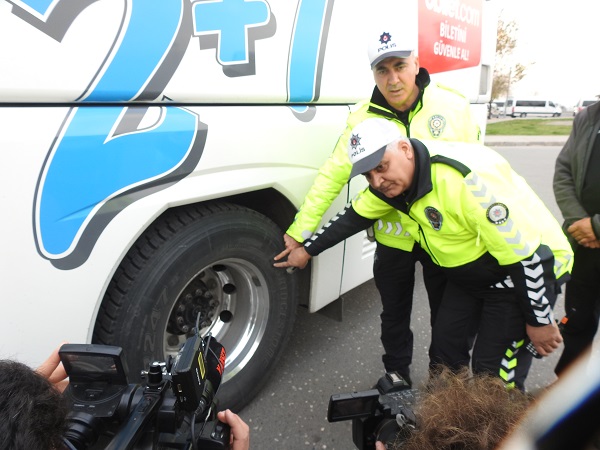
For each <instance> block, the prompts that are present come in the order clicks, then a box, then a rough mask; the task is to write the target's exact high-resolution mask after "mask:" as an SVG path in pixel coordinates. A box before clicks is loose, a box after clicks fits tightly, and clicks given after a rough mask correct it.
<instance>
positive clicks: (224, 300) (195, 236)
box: [93, 203, 299, 411]
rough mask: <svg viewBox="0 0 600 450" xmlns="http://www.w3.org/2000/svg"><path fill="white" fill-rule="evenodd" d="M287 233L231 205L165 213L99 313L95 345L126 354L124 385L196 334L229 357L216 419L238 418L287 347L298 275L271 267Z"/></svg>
mask: <svg viewBox="0 0 600 450" xmlns="http://www.w3.org/2000/svg"><path fill="white" fill-rule="evenodd" d="M282 236H283V232H282V231H281V230H280V229H279V228H278V227H277V226H276V225H275V224H274V223H273V222H272V221H271V220H269V219H268V218H267V217H265V216H263V215H261V214H259V213H257V212H256V211H253V210H250V209H247V208H244V207H241V206H237V205H232V204H227V203H211V204H207V205H202V206H198V205H191V206H185V207H180V208H174V209H171V210H168V211H167V212H165V213H164V214H163V215H162V216H161V217H160V218H159V219H157V220H156V221H155V222H154V224H152V226H151V227H150V228H149V229H148V230H147V231H146V232H145V233H144V234H143V235H142V236H141V237H140V238H139V239H138V240H137V242H136V243H135V245H134V246H133V247H132V249H131V250H130V251H129V253H128V254H127V256H126V257H125V258H124V260H123V261H122V263H121V265H120V266H119V268H118V269H117V271H116V274H115V276H114V277H113V279H112V281H111V283H110V285H109V287H108V290H107V292H106V295H105V297H104V299H103V302H102V304H101V307H100V310H99V313H98V317H97V320H96V326H95V328H94V334H93V342H94V343H101V344H109V345H118V346H121V347H122V348H123V352H124V355H125V359H126V364H127V366H128V372H129V382H130V383H132V382H133V383H137V382H140V381H141V380H140V377H139V373H140V371H141V370H142V369H147V367H148V364H149V363H150V362H152V361H166V360H167V357H168V356H169V355H175V354H176V353H177V351H178V350H179V348H180V347H181V345H182V344H183V343H184V342H185V340H186V339H187V338H188V337H189V336H191V335H192V334H193V328H194V327H195V324H196V317H197V315H198V312H200V313H201V319H200V328H201V333H202V334H204V333H206V331H207V330H209V328H210V329H211V334H212V336H213V337H214V338H216V339H217V341H218V342H220V343H221V344H222V345H223V346H224V347H225V349H226V352H227V358H226V366H225V372H224V375H223V378H222V383H221V387H220V389H219V392H218V395H217V397H218V402H219V409H225V408H230V409H232V410H234V411H239V410H240V409H241V408H243V407H244V406H245V405H246V404H247V403H249V402H250V400H251V399H252V398H253V397H254V396H255V395H256V394H257V393H258V392H259V391H260V389H261V388H262V387H263V385H264V384H265V383H266V381H267V378H268V375H269V374H270V373H272V372H273V370H274V367H275V366H276V364H277V361H278V360H279V358H280V356H281V354H282V351H283V349H284V348H285V346H286V344H287V341H288V340H289V338H290V335H291V331H292V327H293V323H294V320H295V316H296V306H297V304H298V297H299V293H298V282H297V274H287V273H286V271H285V270H282V269H276V268H274V267H273V257H274V256H275V255H276V254H278V253H279V252H280V251H281V250H282V248H283V239H282Z"/></svg>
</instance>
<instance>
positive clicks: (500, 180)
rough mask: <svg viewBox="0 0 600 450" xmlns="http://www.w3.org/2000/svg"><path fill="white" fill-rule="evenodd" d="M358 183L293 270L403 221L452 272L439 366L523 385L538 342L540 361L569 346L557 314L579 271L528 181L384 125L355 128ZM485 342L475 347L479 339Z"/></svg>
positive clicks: (480, 155) (496, 159) (437, 338)
mask: <svg viewBox="0 0 600 450" xmlns="http://www.w3.org/2000/svg"><path fill="white" fill-rule="evenodd" d="M348 154H349V158H350V160H351V161H352V163H353V168H352V172H351V177H352V176H355V175H358V174H361V173H362V174H364V175H365V176H366V177H367V180H368V181H369V185H370V186H369V188H367V189H366V190H365V191H363V192H362V193H360V194H359V195H358V196H357V197H355V199H354V200H353V202H352V204H351V205H350V206H348V207H347V208H346V209H345V210H344V211H343V212H342V213H340V214H338V216H336V217H335V218H334V219H332V221H330V222H329V223H328V224H327V225H326V226H325V227H324V228H323V229H322V230H320V231H319V233H317V234H316V235H315V236H313V237H312V238H311V240H309V241H307V242H306V243H305V245H304V248H301V249H297V250H294V251H293V252H292V253H291V254H290V255H289V257H288V261H287V262H286V263H280V264H278V266H280V267H286V265H292V266H296V267H303V266H305V265H306V263H307V261H308V258H310V256H314V255H317V254H319V253H320V252H321V251H323V250H325V249H326V248H329V247H330V246H332V245H334V244H336V243H337V242H339V241H341V240H343V239H345V238H347V237H348V236H351V235H352V234H354V233H356V232H358V231H360V230H362V229H364V228H365V227H366V226H368V224H370V223H373V221H374V220H377V219H378V218H379V217H383V216H385V215H387V214H389V213H390V212H394V213H396V214H397V216H398V220H401V222H402V224H403V226H404V227H405V228H406V229H407V230H408V232H409V233H410V234H411V235H412V236H413V237H414V238H415V240H416V241H417V242H418V243H420V245H421V247H422V248H423V249H425V250H426V251H427V253H428V254H429V255H430V256H431V258H432V260H433V261H434V262H435V263H436V264H437V265H439V266H440V267H441V268H442V269H443V271H444V272H445V273H446V275H447V278H448V282H447V284H446V288H445V291H444V295H443V299H442V302H441V305H440V307H439V310H438V313H437V316H436V320H435V323H434V325H433V331H432V347H431V351H430V356H431V362H432V363H434V364H436V363H440V364H444V365H447V366H450V367H451V368H453V369H458V368H460V367H461V366H465V365H468V364H469V362H470V359H471V357H470V353H469V352H470V351H471V350H472V368H473V371H474V372H490V373H494V374H497V375H498V376H500V377H501V378H502V379H504V381H505V382H506V383H507V384H509V385H515V386H517V387H519V388H521V389H523V388H524V381H525V378H526V376H527V373H528V371H529V367H530V365H531V356H532V355H531V353H529V352H527V351H525V343H526V342H527V341H528V340H531V342H532V343H533V344H534V346H535V349H536V350H537V351H538V352H539V353H540V354H541V355H544V356H545V355H548V354H549V353H551V352H552V351H553V350H555V349H556V348H557V347H558V345H559V344H560V343H561V342H562V338H561V336H560V332H559V331H558V328H557V326H556V324H555V321H554V318H553V312H552V308H553V306H554V303H555V301H556V297H557V295H558V293H559V292H560V284H561V283H562V282H564V281H566V278H568V274H569V272H570V270H571V267H572V262H573V260H572V259H573V253H572V250H571V247H570V245H569V243H568V241H567V240H566V238H565V236H564V234H563V233H562V230H561V228H560V225H559V224H558V222H557V221H556V219H555V218H554V217H553V216H552V214H551V213H550V212H549V211H548V209H547V208H546V207H545V205H544V204H543V202H542V201H541V200H540V199H539V198H538V197H537V195H536V194H535V193H534V192H533V190H532V189H531V188H530V187H529V185H528V184H527V183H526V182H525V180H524V179H523V178H522V177H520V176H519V175H517V174H516V173H515V172H514V171H513V170H512V169H511V167H510V165H509V164H508V163H507V162H506V160H504V159H503V158H502V157H500V156H499V155H498V154H497V153H496V152H494V151H493V150H491V149H489V148H487V147H484V146H482V145H478V144H466V143H438V142H426V143H423V142H421V141H418V140H416V139H408V138H405V137H403V136H401V134H400V133H399V132H398V129H397V127H395V126H394V125H393V123H391V122H390V121H388V120H385V119H377V118H373V119H366V120H365V121H363V122H362V123H360V124H359V125H357V126H356V127H355V128H354V129H353V130H352V138H351V139H350V140H349V142H348ZM473 329H476V330H477V339H476V342H475V345H474V347H473V348H471V345H472V340H471V337H472V335H471V332H472V330H473Z"/></svg>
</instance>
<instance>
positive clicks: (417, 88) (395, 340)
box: [277, 26, 480, 379]
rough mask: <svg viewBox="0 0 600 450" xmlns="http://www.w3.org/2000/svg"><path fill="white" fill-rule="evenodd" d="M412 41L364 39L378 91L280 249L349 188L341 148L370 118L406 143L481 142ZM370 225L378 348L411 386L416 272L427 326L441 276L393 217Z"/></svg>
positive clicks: (361, 107)
mask: <svg viewBox="0 0 600 450" xmlns="http://www.w3.org/2000/svg"><path fill="white" fill-rule="evenodd" d="M416 39H417V36H416V34H412V33H411V32H410V30H409V29H408V27H406V26H404V27H402V28H400V29H397V30H392V29H390V28H385V27H381V28H380V29H378V30H377V32H376V33H373V35H372V36H371V37H370V42H369V45H368V54H369V61H370V64H371V68H372V71H373V76H374V79H375V83H376V86H375V88H374V90H373V94H372V97H371V99H370V100H369V101H363V102H360V103H358V104H357V105H355V106H354V108H353V110H352V111H351V113H350V115H349V117H348V119H347V127H346V130H345V131H344V132H343V134H342V135H341V137H340V139H339V140H338V143H337V145H336V147H335V149H334V151H333V153H332V154H331V156H330V157H329V159H328V160H327V161H326V162H325V164H324V165H323V166H322V167H321V169H320V170H319V173H318V175H317V178H316V180H315V182H314V184H313V186H312V187H311V189H310V191H309V192H308V194H307V195H306V198H305V200H304V203H303V205H302V206H301V208H300V210H299V212H298V213H297V215H296V217H295V219H294V222H293V223H292V225H291V226H290V227H289V229H288V230H287V232H286V234H285V235H284V242H285V245H286V250H285V251H284V252H282V253H281V254H280V255H278V257H277V259H281V258H283V257H284V256H285V255H287V253H289V252H290V251H291V250H292V249H293V248H296V247H299V246H300V245H301V243H302V242H304V241H305V240H306V239H308V238H310V237H311V236H312V235H313V233H314V232H315V231H316V230H317V229H318V227H319V224H320V222H321V218H322V216H323V214H324V213H325V211H326V210H327V208H329V206H330V205H331V203H332V202H333V200H334V199H335V198H336V197H337V196H338V194H339V193H340V192H341V191H342V189H343V188H344V186H345V185H346V183H347V182H348V176H349V174H350V170H351V168H352V164H351V163H350V160H349V159H348V154H347V151H346V143H347V142H348V139H349V138H350V137H351V136H350V131H351V130H352V128H353V127H354V126H355V125H356V124H358V123H360V122H362V121H363V120H364V119H366V118H368V117H385V118H387V119H389V120H391V121H392V122H393V123H394V124H395V125H396V126H397V127H398V129H399V130H400V132H401V133H402V134H403V135H405V136H414V137H418V138H422V139H435V140H444V141H468V142H477V141H478V140H479V134H480V133H479V127H478V126H477V125H476V124H475V122H474V121H473V119H472V116H471V111H470V105H469V101H468V100H467V99H466V98H465V97H464V96H463V95H461V94H460V93H458V92H456V91H454V90H452V89H450V88H448V87H446V86H443V85H441V84H439V83H435V82H432V81H431V80H430V78H429V74H428V72H427V70H426V69H424V68H421V67H419V59H418V56H417V55H416V48H417V44H416ZM378 219H379V220H378V221H377V222H376V223H375V224H374V231H375V239H376V241H377V250H376V253H375V262H374V266H373V274H374V279H375V284H376V286H377V289H378V290H379V293H380V295H381V300H382V305H383V312H382V313H381V341H382V344H383V347H384V350H385V354H384V355H383V358H382V359H383V363H384V366H385V369H386V370H387V371H398V372H399V373H400V374H401V375H403V376H404V378H405V379H409V366H410V363H411V360H412V350H413V335H412V332H411V330H410V314H411V308H412V295H413V285H414V266H415V262H416V261H417V260H418V261H420V262H421V264H422V265H423V275H424V281H425V286H426V288H427V292H428V296H429V302H430V307H431V314H432V319H433V317H434V315H435V310H436V307H437V306H436V305H437V304H438V303H439V301H440V299H441V294H442V292H443V289H444V284H445V277H444V276H443V274H442V273H441V272H440V271H439V269H438V268H437V267H436V266H435V265H434V264H432V263H431V260H430V259H429V257H428V256H427V254H426V253H424V252H423V251H422V250H421V249H420V247H419V246H418V245H415V242H414V239H412V237H410V236H409V235H408V234H407V233H406V231H405V230H402V229H401V228H400V227H399V222H398V220H397V218H396V214H395V213H392V214H390V215H388V216H385V217H383V216H382V217H381V218H378Z"/></svg>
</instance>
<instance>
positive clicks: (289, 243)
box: [274, 233, 302, 261]
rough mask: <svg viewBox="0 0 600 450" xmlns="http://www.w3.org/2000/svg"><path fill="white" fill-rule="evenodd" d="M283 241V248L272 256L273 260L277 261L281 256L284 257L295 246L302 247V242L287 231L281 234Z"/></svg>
mask: <svg viewBox="0 0 600 450" xmlns="http://www.w3.org/2000/svg"><path fill="white" fill-rule="evenodd" d="M283 243H284V244H285V250H284V251H282V252H281V253H280V254H279V255H277V256H276V257H275V258H274V259H275V261H279V260H280V259H281V258H285V257H286V256H287V255H289V254H290V253H291V251H292V250H294V249H295V248H298V247H302V244H301V243H300V242H298V241H297V240H296V239H294V238H293V237H291V236H290V235H289V234H287V233H286V234H284V235H283Z"/></svg>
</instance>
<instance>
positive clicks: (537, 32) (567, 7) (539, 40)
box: [492, 0, 600, 107]
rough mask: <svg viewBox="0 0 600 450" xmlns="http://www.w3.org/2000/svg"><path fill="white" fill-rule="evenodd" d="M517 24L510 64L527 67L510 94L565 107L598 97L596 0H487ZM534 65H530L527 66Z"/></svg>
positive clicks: (599, 5)
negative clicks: (539, 98) (546, 100)
mask: <svg viewBox="0 0 600 450" xmlns="http://www.w3.org/2000/svg"><path fill="white" fill-rule="evenodd" d="M492 1H495V2H497V4H498V5H497V6H498V8H499V11H500V17H502V18H504V20H505V21H511V20H514V21H515V22H516V24H517V26H518V32H517V33H516V36H515V37H516V40H517V46H516V49H515V51H514V53H513V56H514V57H515V60H516V61H517V62H519V63H521V64H523V65H525V66H528V67H529V68H528V70H527V71H526V76H525V77H524V78H523V79H522V80H521V81H520V82H518V83H516V84H515V85H514V86H513V87H512V88H511V92H512V94H513V96H523V95H526V96H533V95H535V96H543V97H549V98H551V99H554V100H555V101H557V102H559V103H561V104H563V105H565V106H567V107H570V106H573V105H574V104H575V103H576V102H577V101H578V100H579V99H580V98H592V99H593V98H594V97H595V96H596V95H597V94H600V39H599V38H598V36H599V33H598V27H599V21H600V0H492ZM532 63H534V64H532Z"/></svg>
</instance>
